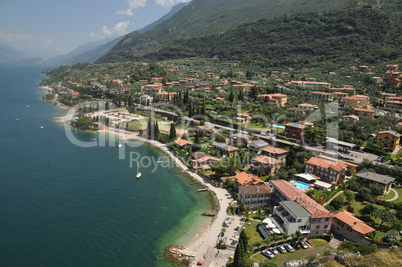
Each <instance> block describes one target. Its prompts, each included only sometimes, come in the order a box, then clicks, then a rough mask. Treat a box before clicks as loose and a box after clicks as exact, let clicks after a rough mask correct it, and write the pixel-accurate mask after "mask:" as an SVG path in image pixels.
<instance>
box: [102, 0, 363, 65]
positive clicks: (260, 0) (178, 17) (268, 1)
mask: <svg viewBox="0 0 402 267" xmlns="http://www.w3.org/2000/svg"><path fill="white" fill-rule="evenodd" d="M351 2H355V1H350V0H307V1H300V0H220V1H216V0H193V1H191V2H190V3H188V4H187V5H186V6H184V7H183V8H182V9H181V10H180V11H178V12H177V13H176V14H175V15H173V16H172V17H171V18H170V19H168V20H166V21H165V22H163V23H161V24H159V25H158V26H157V27H155V28H154V29H151V30H149V31H147V32H145V33H144V34H141V33H139V32H137V31H136V32H132V33H130V34H128V35H126V36H125V37H124V38H123V39H122V40H121V41H120V42H119V43H118V44H117V45H116V46H115V47H114V48H112V49H111V50H110V51H109V52H108V53H107V54H106V55H104V56H103V57H101V58H100V59H98V60H97V61H96V63H105V62H121V61H127V60H132V59H133V58H137V57H142V56H144V55H146V54H149V53H152V52H155V51H158V50H159V49H162V48H163V47H164V46H165V45H167V44H169V42H172V41H173V40H177V39H186V38H192V37H196V36H209V35H211V34H218V33H223V32H225V31H228V30H231V29H234V28H236V27H238V26H240V25H242V24H246V23H252V22H256V21H258V20H260V19H272V18H275V17H279V16H282V15H285V14H292V13H297V12H311V11H320V12H321V11H327V10H332V9H337V8H343V7H345V6H348V5H350V4H351Z"/></svg>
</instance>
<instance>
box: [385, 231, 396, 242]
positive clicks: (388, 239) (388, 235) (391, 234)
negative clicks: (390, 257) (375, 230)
mask: <svg viewBox="0 0 402 267" xmlns="http://www.w3.org/2000/svg"><path fill="white" fill-rule="evenodd" d="M382 240H383V241H385V242H388V243H395V242H398V241H399V236H398V234H397V233H395V231H390V232H388V233H386V234H385V235H384V237H383V238H382Z"/></svg>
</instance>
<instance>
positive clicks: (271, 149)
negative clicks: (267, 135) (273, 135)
mask: <svg viewBox="0 0 402 267" xmlns="http://www.w3.org/2000/svg"><path fill="white" fill-rule="evenodd" d="M262 151H265V152H268V153H272V154H285V153H288V151H287V150H285V149H281V148H277V147H274V146H269V147H266V148H264V149H263V150H262Z"/></svg>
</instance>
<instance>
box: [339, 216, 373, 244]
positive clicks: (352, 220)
mask: <svg viewBox="0 0 402 267" xmlns="http://www.w3.org/2000/svg"><path fill="white" fill-rule="evenodd" d="M333 214H334V216H335V217H334V218H333V219H332V224H331V232H333V233H334V234H337V235H339V236H341V237H342V238H343V239H347V240H349V241H352V242H355V243H362V244H365V245H370V243H371V242H369V241H368V240H366V239H365V238H366V237H367V236H368V235H369V234H371V233H373V232H374V231H375V229H374V228H372V227H370V226H368V225H367V224H365V223H364V222H363V221H362V220H360V219H358V218H356V217H355V216H353V214H352V213H350V212H347V211H346V210H338V211H335V212H334V213H333Z"/></svg>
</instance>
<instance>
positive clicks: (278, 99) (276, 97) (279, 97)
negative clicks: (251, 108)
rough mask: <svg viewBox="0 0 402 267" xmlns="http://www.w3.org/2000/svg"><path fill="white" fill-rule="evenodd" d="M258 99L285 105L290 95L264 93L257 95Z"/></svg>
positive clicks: (281, 105)
mask: <svg viewBox="0 0 402 267" xmlns="http://www.w3.org/2000/svg"><path fill="white" fill-rule="evenodd" d="M257 100H258V101H260V102H268V103H271V104H274V105H276V106H280V107H283V106H284V105H285V104H286V102H288V96H287V95H284V94H262V95H258V96H257Z"/></svg>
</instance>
